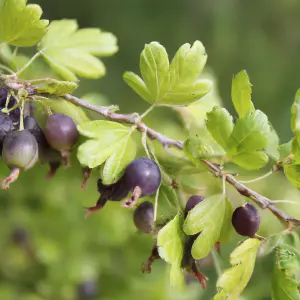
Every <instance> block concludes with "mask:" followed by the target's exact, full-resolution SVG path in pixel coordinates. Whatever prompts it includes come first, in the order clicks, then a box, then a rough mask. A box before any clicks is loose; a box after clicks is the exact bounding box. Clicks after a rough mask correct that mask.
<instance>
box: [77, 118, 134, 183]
mask: <svg viewBox="0 0 300 300" xmlns="http://www.w3.org/2000/svg"><path fill="white" fill-rule="evenodd" d="M77 128H78V131H79V132H80V134H81V135H83V136H86V137H88V138H90V139H88V140H87V141H85V142H84V143H83V144H81V145H80V146H79V147H78V151H77V158H78V160H79V161H80V163H81V164H82V165H83V166H88V167H89V168H95V167H98V166H100V165H102V164H103V163H104V162H105V164H104V166H103V168H102V169H101V177H102V180H103V183H104V184H111V183H114V182H116V181H117V180H118V179H119V177H120V175H121V173H122V171H123V170H124V168H125V167H126V166H127V165H128V164H129V163H130V162H131V161H132V160H133V159H134V158H135V155H136V144H135V142H134V141H133V139H132V137H131V134H132V132H133V130H132V129H131V128H129V127H126V126H124V125H121V124H119V123H116V122H112V121H103V120H95V121H90V122H85V123H82V124H80V125H79V126H78V127H77Z"/></svg>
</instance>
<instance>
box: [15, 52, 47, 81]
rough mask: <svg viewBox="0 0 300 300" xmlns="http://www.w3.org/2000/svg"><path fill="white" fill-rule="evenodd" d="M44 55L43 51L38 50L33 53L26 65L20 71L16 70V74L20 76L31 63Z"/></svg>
mask: <svg viewBox="0 0 300 300" xmlns="http://www.w3.org/2000/svg"><path fill="white" fill-rule="evenodd" d="M41 55H42V52H40V51H39V52H37V53H36V54H35V55H33V56H32V57H31V59H30V60H29V61H28V62H27V63H26V65H24V66H23V67H22V68H21V69H20V70H19V71H17V72H16V74H15V75H16V76H17V77H19V76H20V75H21V74H22V73H24V72H25V71H26V70H27V69H28V68H29V67H30V65H31V64H32V63H33V62H34V61H35V60H36V59H37V58H38V57H40V56H41Z"/></svg>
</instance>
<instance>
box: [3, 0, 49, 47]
mask: <svg viewBox="0 0 300 300" xmlns="http://www.w3.org/2000/svg"><path fill="white" fill-rule="evenodd" d="M26 3H27V1H26V0H0V20H1V23H0V40H1V41H3V42H6V43H8V44H11V45H13V46H17V47H30V46H33V45H35V44H37V43H38V42H39V41H40V40H41V39H42V37H43V36H44V35H45V33H46V30H47V26H48V24H49V21H48V20H40V17H41V15H42V9H41V7H40V6H39V5H37V4H29V5H26Z"/></svg>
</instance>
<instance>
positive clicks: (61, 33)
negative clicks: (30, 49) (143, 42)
mask: <svg viewBox="0 0 300 300" xmlns="http://www.w3.org/2000/svg"><path fill="white" fill-rule="evenodd" d="M38 48H39V50H40V51H41V53H42V56H43V58H44V59H45V61H46V62H47V63H48V64H49V65H50V67H51V68H52V69H53V70H54V71H55V72H56V73H57V74H58V75H59V76H60V77H61V78H63V79H64V80H68V81H76V80H77V77H76V75H78V76H81V77H86V78H94V79H97V78H100V77H102V76H104V75H105V66H104V65H103V63H102V62H101V61H100V60H99V59H98V58H96V57H95V56H109V55H112V54H114V53H116V52H117V50H118V47H117V42H116V38H115V36H114V35H113V34H111V33H109V32H102V31H100V29H97V28H86V29H80V30H78V24H77V22H76V21H75V20H61V21H53V22H51V24H50V26H49V30H48V32H47V34H46V35H45V36H44V38H43V40H42V41H41V43H40V44H39V46H38Z"/></svg>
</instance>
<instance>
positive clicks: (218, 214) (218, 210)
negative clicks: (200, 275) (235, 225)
mask: <svg viewBox="0 0 300 300" xmlns="http://www.w3.org/2000/svg"><path fill="white" fill-rule="evenodd" d="M227 201H229V200H228V199H227V198H226V197H225V196H224V195H223V194H218V195H214V196H211V197H208V198H206V199H204V200H203V201H202V202H201V203H199V204H198V205H196V206H195V207H194V208H193V209H192V210H191V211H190V212H189V213H188V215H187V217H186V219H185V222H184V224H183V230H184V232H185V233H186V234H188V235H194V234H197V233H199V232H201V234H200V235H199V236H198V238H197V239H196V240H195V242H194V244H193V247H192V256H193V257H194V258H195V259H202V258H204V257H206V256H207V255H208V254H209V252H210V250H211V248H212V247H213V246H214V244H215V243H216V242H218V241H219V240H220V238H221V236H220V235H221V233H222V228H223V227H225V229H223V230H224V231H223V233H225V240H226V238H227V237H228V236H229V231H230V227H229V226H228V213H229V211H228V210H230V208H229V205H230V204H227ZM224 222H225V223H224Z"/></svg>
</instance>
